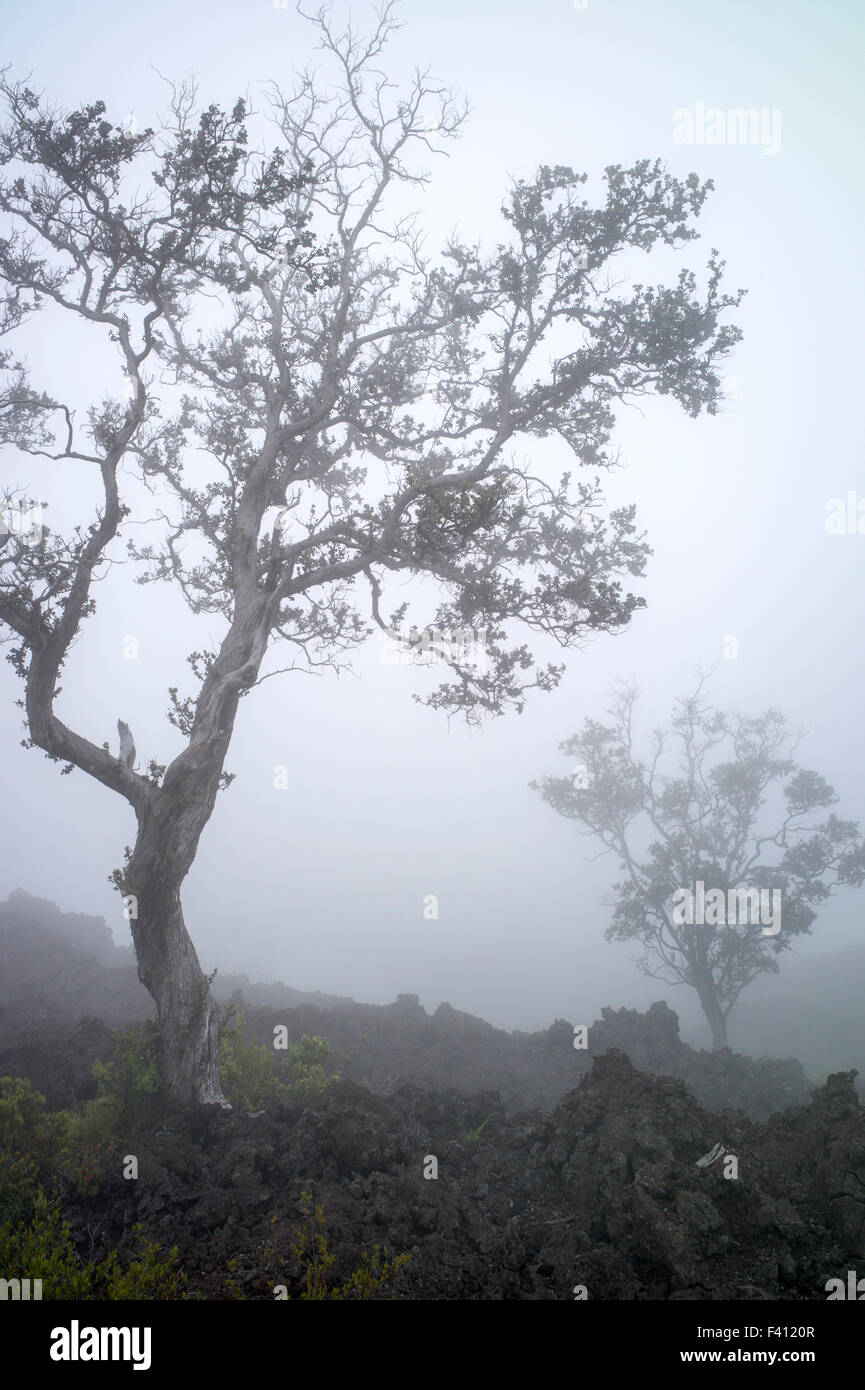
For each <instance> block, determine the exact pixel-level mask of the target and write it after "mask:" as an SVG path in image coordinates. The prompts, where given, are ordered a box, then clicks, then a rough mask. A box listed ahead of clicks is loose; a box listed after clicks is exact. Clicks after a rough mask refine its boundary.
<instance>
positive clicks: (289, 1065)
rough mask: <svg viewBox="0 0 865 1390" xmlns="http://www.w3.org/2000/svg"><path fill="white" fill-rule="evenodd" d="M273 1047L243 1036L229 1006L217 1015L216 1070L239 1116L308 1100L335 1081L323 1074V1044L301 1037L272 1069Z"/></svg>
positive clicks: (326, 1053)
mask: <svg viewBox="0 0 865 1390" xmlns="http://www.w3.org/2000/svg"><path fill="white" fill-rule="evenodd" d="M277 1055H278V1054H275V1053H274V1049H273V1047H268V1046H267V1044H265V1043H260V1042H256V1041H255V1039H254V1038H249V1037H247V1035H246V1016H245V1014H237V1015H236V1016H235V1015H234V1010H233V1006H232V1005H229V1006H228V1007H227V1009H226V1010H225V1013H224V1014H223V1018H222V1021H221V1026H220V1036H219V1070H220V1075H221V1078H222V1087H223V1090H224V1091H225V1097H226V1099H227V1100H228V1101H230V1103H231V1104H232V1105H236V1106H238V1107H241V1108H243V1109H244V1110H263V1109H264V1108H265V1107H266V1106H267V1105H270V1104H273V1103H274V1102H275V1101H280V1100H299V1101H307V1100H312V1098H313V1097H314V1096H317V1095H320V1094H321V1092H322V1091H324V1090H325V1089H326V1087H328V1086H330V1085H331V1084H332V1083H333V1082H335V1081H338V1080H339V1073H338V1072H328V1071H326V1070H325V1063H326V1062H327V1060H328V1058H329V1057H330V1055H331V1047H330V1042H329V1040H328V1039H327V1038H321V1037H317V1036H313V1037H310V1036H309V1035H308V1034H306V1033H304V1035H303V1036H302V1038H301V1039H300V1041H299V1042H296V1043H290V1044H289V1046H288V1056H287V1058H286V1060H285V1061H284V1062H282V1064H281V1065H280V1064H279V1063H275V1057H276V1056H277Z"/></svg>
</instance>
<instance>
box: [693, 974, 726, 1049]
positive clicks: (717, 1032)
mask: <svg viewBox="0 0 865 1390" xmlns="http://www.w3.org/2000/svg"><path fill="white" fill-rule="evenodd" d="M697 994H698V995H699V999H700V1006H701V1008H702V1010H703V1013H704V1014H705V1016H706V1021H707V1022H708V1024H709V1027H710V1028H711V1030H712V1051H713V1052H720V1050H721V1048H722V1047H726V1046H727V1019H726V1016H725V1014H724V1013H723V1012H722V1010H721V1006H720V1004H719V1003H718V1000H717V998H716V997H715V991H714V989H713V988H712V986H711V985H708V986H706V985H700V984H698V985H697Z"/></svg>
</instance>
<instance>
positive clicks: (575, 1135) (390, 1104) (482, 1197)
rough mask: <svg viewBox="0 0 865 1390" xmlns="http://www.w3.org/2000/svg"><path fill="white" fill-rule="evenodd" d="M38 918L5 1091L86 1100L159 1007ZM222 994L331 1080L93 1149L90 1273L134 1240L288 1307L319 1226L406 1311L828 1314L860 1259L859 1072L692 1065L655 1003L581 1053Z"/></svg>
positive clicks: (372, 1012)
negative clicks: (386, 1270)
mask: <svg viewBox="0 0 865 1390" xmlns="http://www.w3.org/2000/svg"><path fill="white" fill-rule="evenodd" d="M25 896H26V895H25ZM34 902H38V900H34V899H29V900H28V901H27V902H22V901H20V900H19V902H18V903H17V905H13V911H12V912H11V913H10V912H9V911H8V909H7V910H6V911H5V915H4V913H2V912H0V1075H14V1076H27V1077H29V1078H30V1079H31V1081H32V1082H33V1084H34V1085H35V1086H36V1087H37V1088H38V1089H39V1090H40V1091H42V1092H43V1093H44V1094H45V1095H46V1096H47V1098H48V1101H49V1104H50V1105H51V1106H52V1107H53V1108H57V1107H61V1106H69V1105H75V1104H79V1103H80V1102H82V1101H84V1100H87V1099H88V1098H90V1097H91V1096H92V1095H94V1094H95V1089H96V1087H95V1082H94V1079H93V1076H92V1071H91V1068H92V1063H93V1062H94V1061H95V1060H97V1059H100V1058H103V1059H104V1058H107V1057H110V1055H111V1052H112V1049H113V1046H114V1042H113V1035H112V1031H111V1027H110V1026H109V1025H114V1026H118V1025H126V1024H128V1023H130V1022H133V1021H135V1019H137V1018H141V1017H143V1016H146V1015H147V1013H149V1009H147V1008H142V1007H141V1006H142V1000H141V997H140V994H136V991H138V990H140V987H139V986H138V984H137V981H135V979H134V968H133V967H131V966H130V965H129V963H128V961H126V960H124V961H123V962H121V963H118V961H117V957H116V956H115V955H113V954H112V952H114V951H116V949H117V948H115V947H114V946H113V944H112V943H111V942H110V936H109V939H108V942H106V941H105V940H104V938H103V936H102V934H101V931H100V929H99V928H98V925H97V926H95V927H94V925H93V922H94V919H81V922H80V923H79V926H80V928H81V930H80V931H79V933H78V935H77V936H76V935H75V934H74V933H73V934H72V937H71V938H70V935H69V933H68V930H67V929H68V926H69V921H68V917H69V915H68V914H67V915H63V914H59V913H57V909H52V910H53V912H54V913H55V914H56V915H57V916H58V917H63V918H64V920H63V922H62V923H59V924H58V923H55V922H54V920H53V918H52V917H51V914H50V913H47V914H46V913H45V911H44V910H43V909H44V907H45V906H46V905H43V907H42V908H40V909H39V910H38V911H37V910H36V909H35V908H34V907H33V904H34ZM47 906H48V907H51V905H50V904H49V905H47ZM28 914H29V915H28ZM40 914H41V915H40ZM102 926H103V927H104V923H103V924H102ZM105 931H106V932H107V928H105ZM52 933H53V935H52ZM64 982H65V987H64ZM229 984H231V985H232V989H231V990H230V991H229V992H230V993H232V994H234V1002H235V1003H236V1004H241V1005H244V1006H245V1007H246V1012H247V1027H248V1031H249V1033H251V1034H252V1035H253V1036H255V1037H257V1038H259V1039H260V1040H261V1041H266V1042H268V1044H270V1042H272V1039H273V1029H274V1027H275V1026H276V1025H278V1024H279V1025H284V1026H285V1028H286V1029H287V1032H288V1036H289V1038H290V1039H299V1038H300V1037H301V1036H302V1035H303V1034H304V1033H308V1034H320V1035H323V1036H326V1037H328V1038H329V1039H330V1042H331V1045H332V1047H333V1058H332V1061H333V1065H334V1067H335V1068H336V1069H337V1070H338V1071H339V1072H340V1074H341V1076H342V1078H343V1079H342V1080H340V1081H339V1082H338V1083H336V1084H331V1085H330V1086H328V1087H327V1089H326V1090H325V1091H324V1092H323V1093H322V1094H320V1095H319V1096H317V1097H316V1098H314V1099H312V1100H310V1101H308V1102H306V1103H305V1104H303V1105H301V1104H299V1103H290V1104H280V1105H273V1106H270V1107H268V1108H266V1109H265V1110H263V1111H260V1112H258V1113H247V1112H246V1111H243V1110H238V1109H235V1110H233V1111H231V1112H225V1111H223V1110H221V1109H215V1110H200V1111H195V1112H190V1113H179V1114H172V1115H168V1116H166V1117H165V1119H164V1120H163V1121H162V1122H161V1123H160V1124H159V1125H158V1126H156V1127H154V1128H152V1129H149V1130H146V1131H144V1132H143V1133H141V1134H139V1136H138V1137H137V1139H136V1140H135V1141H132V1142H131V1143H130V1144H129V1145H127V1146H126V1151H125V1152H121V1151H120V1150H119V1149H117V1148H114V1149H112V1148H110V1147H108V1148H105V1149H103V1150H101V1151H100V1152H98V1153H97V1154H96V1155H95V1156H94V1168H93V1172H92V1174H91V1180H90V1181H89V1182H88V1183H87V1184H84V1185H83V1186H82V1185H81V1184H80V1183H78V1184H73V1183H70V1184H69V1190H68V1192H67V1193H66V1195H65V1199H64V1212H65V1215H66V1217H67V1219H68V1220H69V1221H70V1223H71V1229H72V1236H73V1239H74V1241H75V1242H76V1245H77V1247H78V1249H79V1251H80V1253H81V1255H82V1258H83V1259H86V1260H90V1259H93V1258H95V1257H97V1256H100V1255H102V1254H105V1253H107V1252H108V1251H110V1250H112V1249H115V1248H116V1249H118V1250H119V1252H120V1254H121V1256H129V1257H131V1256H132V1255H133V1254H134V1253H135V1251H136V1246H137V1237H136V1235H135V1232H134V1227H135V1226H136V1224H137V1223H139V1222H140V1223H141V1227H142V1230H143V1234H144V1235H145V1237H147V1238H148V1239H151V1240H155V1241H158V1242H159V1243H160V1245H161V1246H162V1247H163V1249H165V1248H170V1247H172V1246H175V1245H176V1246H177V1248H178V1256H179V1260H180V1265H181V1267H182V1269H183V1271H184V1273H185V1275H186V1278H187V1282H188V1288H189V1291H190V1293H191V1294H193V1295H194V1296H199V1297H203V1298H207V1299H232V1298H244V1299H268V1300H272V1299H273V1298H274V1297H275V1290H277V1289H281V1288H284V1289H285V1290H286V1293H287V1295H288V1296H289V1297H297V1296H299V1294H300V1292H301V1289H302V1281H303V1278H304V1275H305V1272H306V1271H307V1270H308V1260H305V1259H304V1257H303V1256H302V1255H301V1254H299V1253H298V1251H297V1249H296V1248H295V1249H294V1251H293V1247H297V1246H298V1240H299V1233H304V1232H305V1234H306V1239H307V1249H308V1250H312V1249H314V1248H315V1244H316V1234H317V1231H318V1232H319V1233H323V1234H324V1236H325V1238H326V1241H327V1246H328V1249H329V1251H330V1253H331V1254H332V1255H333V1257H334V1262H333V1265H332V1266H331V1267H329V1268H328V1270H327V1271H326V1273H327V1280H328V1283H329V1284H330V1285H333V1284H339V1283H342V1282H344V1281H346V1280H349V1279H350V1277H351V1275H352V1273H353V1272H354V1271H356V1270H358V1269H359V1268H362V1267H363V1261H364V1256H365V1254H366V1256H367V1257H368V1256H369V1255H370V1254H371V1252H372V1250H373V1248H374V1247H375V1246H386V1247H387V1248H388V1251H389V1252H390V1255H391V1256H394V1255H407V1256H408V1261H407V1263H405V1264H404V1265H403V1266H402V1267H401V1268H399V1269H398V1270H396V1271H395V1272H394V1273H393V1274H392V1276H391V1277H390V1278H389V1279H388V1281H387V1283H386V1284H385V1285H384V1286H382V1287H381V1289H380V1290H378V1291H377V1292H375V1293H374V1294H373V1297H377V1298H396V1299H400V1300H412V1299H474V1300H486V1299H493V1300H495V1299H530V1300H533V1299H573V1298H574V1297H576V1296H582V1295H583V1294H584V1295H585V1296H586V1297H588V1298H590V1299H602V1300H615V1299H648V1300H667V1299H713V1300H714V1299H725V1298H734V1299H789V1300H820V1301H822V1300H825V1298H826V1283H827V1281H828V1280H829V1279H834V1278H840V1279H842V1280H843V1279H846V1276H847V1271H848V1270H856V1269H857V1263H858V1264H860V1265H861V1264H862V1263H863V1254H862V1251H863V1228H865V1129H863V1110H862V1107H861V1105H860V1103H859V1100H858V1097H857V1093H856V1088H855V1077H856V1072H855V1071H849V1072H839V1073H836V1074H835V1075H833V1076H831V1077H830V1078H829V1080H828V1081H827V1082H826V1083H825V1084H824V1085H823V1086H822V1087H820V1088H819V1089H816V1090H814V1089H813V1088H812V1087H811V1086H809V1084H808V1081H807V1078H806V1077H805V1075H804V1073H803V1070H802V1068H801V1066H800V1065H799V1064H798V1062H796V1061H793V1060H786V1061H778V1060H773V1059H767V1058H763V1059H759V1060H755V1059H752V1058H747V1057H742V1056H738V1055H736V1054H734V1053H732V1052H730V1051H729V1050H726V1051H724V1052H722V1053H717V1054H710V1053H707V1052H697V1051H695V1050H693V1049H692V1048H690V1047H688V1046H687V1045H686V1044H685V1043H683V1042H682V1041H681V1039H680V1037H679V1032H678V1021H677V1018H676V1015H675V1014H674V1013H673V1012H672V1010H671V1009H669V1008H668V1006H667V1005H666V1004H665V1003H663V1002H659V1003H657V1004H655V1005H653V1006H652V1008H650V1009H649V1010H648V1011H647V1012H646V1013H638V1012H635V1011H632V1010H626V1009H620V1010H613V1009H604V1010H603V1011H602V1015H601V1017H600V1019H597V1020H596V1021H595V1022H594V1023H593V1024H592V1025H591V1026H590V1027H589V1029H588V1037H587V1046H586V1048H585V1049H576V1048H575V1047H574V1028H573V1025H572V1024H571V1023H570V1022H568V1021H566V1020H559V1021H557V1022H556V1023H555V1024H553V1025H552V1026H551V1027H550V1028H549V1029H546V1030H544V1031H542V1032H539V1033H535V1034H525V1033H505V1032H503V1031H501V1030H499V1029H496V1028H493V1027H491V1025H489V1024H487V1023H485V1022H484V1021H483V1020H482V1019H477V1018H473V1017H472V1016H470V1015H468V1014H463V1013H460V1012H458V1011H457V1010H454V1009H452V1008H451V1007H450V1006H449V1005H446V1004H443V1005H441V1006H440V1008H439V1009H437V1010H436V1012H435V1013H434V1014H433V1015H428V1014H427V1013H426V1012H425V1010H424V1009H423V1008H422V1007H421V1005H420V1004H419V1002H418V1000H417V998H416V997H415V996H413V995H402V996H400V997H399V999H398V1000H397V1001H396V1002H395V1003H394V1004H391V1005H388V1006H384V1007H382V1006H373V1005H361V1004H357V1003H355V1002H354V1001H352V1000H327V999H326V997H325V996H317V997H316V998H315V999H314V1000H304V999H303V997H302V996H299V995H297V992H296V991H291V990H288V989H287V987H285V986H279V987H277V986H273V987H267V989H266V990H264V992H263V993H259V994H258V995H257V996H255V997H256V999H257V1004H256V1006H253V1005H252V1004H251V1003H250V1002H249V997H248V994H247V992H246V990H245V989H244V984H243V982H241V983H240V984H238V983H237V982H229ZM246 985H247V986H248V982H246ZM238 990H240V991H241V992H240V994H238V993H237V991H238ZM274 991H275V992H274ZM279 991H285V992H284V993H280V992H279ZM225 992H226V990H225V986H224V987H223V995H225ZM249 993H254V991H253V990H252V988H251V987H250V988H249ZM100 999H101V1001H102V1004H103V1005H104V1007H102V1008H101V1012H100V1007H99V1000H100ZM145 999H146V997H145ZM97 1013H98V1014H99V1016H98V1017H97V1016H96V1014H97ZM82 1015H83V1016H82ZM275 1061H276V1059H275ZM130 1152H131V1153H132V1154H133V1155H134V1157H135V1158H136V1159H137V1164H138V1176H137V1177H135V1178H130V1177H124V1175H123V1174H124V1169H126V1170H127V1171H128V1169H129V1164H128V1161H127V1159H128V1154H129V1153H130ZM710 1157H711V1158H712V1161H708V1159H709V1158H710ZM700 1160H707V1161H704V1162H702V1163H701V1161H700ZM433 1174H436V1175H435V1176H434V1175H433ZM304 1193H308V1194H309V1197H308V1198H306V1199H305V1198H304V1195H303V1194H304ZM310 1203H312V1205H313V1206H320V1207H321V1208H322V1212H323V1215H322V1218H321V1226H320V1231H319V1228H318V1227H316V1226H315V1221H314V1218H313V1217H312V1216H311V1215H310V1210H309V1205H310ZM861 1274H862V1275H863V1276H865V1267H863V1268H862V1270H861Z"/></svg>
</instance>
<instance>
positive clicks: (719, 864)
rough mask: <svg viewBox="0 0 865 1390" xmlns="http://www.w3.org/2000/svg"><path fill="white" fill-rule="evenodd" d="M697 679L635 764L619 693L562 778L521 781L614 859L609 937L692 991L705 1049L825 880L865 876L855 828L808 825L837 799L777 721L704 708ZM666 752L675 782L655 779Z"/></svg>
mask: <svg viewBox="0 0 865 1390" xmlns="http://www.w3.org/2000/svg"><path fill="white" fill-rule="evenodd" d="M704 684H705V678H701V679H700V682H699V684H698V686H697V689H696V690H695V692H694V693H693V694H692V695H690V696H686V697H683V698H680V699H679V700H678V701H677V703H676V708H675V710H674V713H673V717H672V719H671V721H670V729H669V730H660V729H659V730H655V732H654V734H653V735H652V737H651V739H650V742H649V756H648V758H647V760H645V761H644V760H642V759H641V758H640V757H639V756H638V755H637V753H636V752H635V749H634V736H633V710H634V703H635V701H636V699H637V691H636V690H635V689H634V687H633V686H629V685H624V686H622V687H621V689H620V690H619V692H618V694H617V696H616V698H615V700H614V702H613V705H612V707H611V709H610V711H609V713H610V715H611V716H612V722H611V723H609V724H600V723H598V722H596V721H595V720H593V719H587V720H586V721H585V723H584V725H583V731H582V733H580V734H576V735H575V736H574V737H573V738H570V739H568V740H567V741H566V742H565V743H563V744H562V745H561V749H562V752H563V753H565V754H567V755H568V757H570V758H571V759H576V760H577V762H576V766H575V768H574V770H573V771H572V773H571V776H570V777H567V778H564V777H545V778H544V780H543V782H542V783H541V784H540V785H539V784H538V783H532V786H534V787H535V788H537V789H539V790H540V792H541V795H542V797H543V799H544V801H546V802H547V804H548V805H550V806H552V807H553V809H554V810H556V811H558V812H559V814H560V815H563V816H566V817H568V819H570V820H574V821H576V822H577V824H578V826H579V827H580V829H581V830H582V831H583V833H585V834H587V835H591V836H592V837H593V838H594V839H596V840H597V841H599V842H600V843H601V844H602V845H603V846H605V849H604V850H603V851H602V853H605V852H610V853H612V854H614V855H615V856H616V858H617V859H618V860H619V863H620V866H621V868H622V869H623V871H624V875H625V876H624V878H623V879H622V880H621V881H620V882H619V883H618V884H616V887H615V890H614V900H615V911H614V913H613V918H612V921H611V923H610V925H609V927H608V928H607V932H606V936H607V940H608V941H638V942H639V943H640V944H641V945H642V946H643V948H644V951H643V955H642V956H641V957H640V958H639V960H638V962H637V963H638V965H639V968H640V970H641V971H642V972H643V974H645V975H650V976H652V977H653V978H654V979H658V980H663V981H664V982H665V983H666V984H677V985H682V984H683V985H689V986H690V987H691V988H692V989H694V990H696V992H697V996H698V998H699V1000H700V1005H701V1007H702V1010H703V1013H704V1014H705V1016H706V1019H707V1021H708V1023H709V1026H710V1028H711V1030H712V1043H713V1047H714V1048H715V1049H716V1050H717V1049H719V1048H722V1047H726V1046H727V1020H728V1018H729V1016H730V1013H731V1012H732V1010H733V1008H734V1006H735V1004H736V1002H737V1000H738V999H739V997H740V995H741V994H742V991H743V990H744V989H745V988H746V986H747V985H749V984H750V983H751V981H752V980H754V979H756V978H757V976H758V975H761V974H764V973H765V972H767V971H769V972H772V973H777V971H778V956H779V955H780V954H781V952H782V951H785V950H787V949H788V948H789V946H790V941H791V938H793V937H796V936H800V935H802V934H803V933H807V932H809V931H810V929H811V925H812V923H813V922H814V921H815V920H816V916H817V913H816V912H815V910H814V908H815V907H816V906H818V905H819V904H820V903H822V902H824V901H825V900H826V899H827V898H828V897H829V896H830V894H831V893H832V891H833V890H834V889H835V888H836V887H837V886H839V885H841V884H846V885H855V886H859V885H861V884H862V883H863V882H865V843H863V842H862V840H861V837H860V832H859V827H858V825H857V824H856V823H855V822H854V821H843V820H839V819H838V817H837V816H835V815H830V816H829V817H828V818H827V819H826V820H825V821H824V822H823V823H822V824H817V823H815V822H814V821H812V820H811V816H812V814H813V812H814V811H815V810H817V809H818V808H819V807H827V806H832V805H834V804H835V803H836V802H837V800H838V797H837V795H836V793H835V792H834V790H833V788H832V787H830V786H829V784H828V783H827V782H826V781H825V779H824V778H823V777H821V776H820V775H819V774H818V773H816V772H811V771H807V770H806V769H804V768H801V767H799V766H797V764H796V763H795V762H794V761H793V759H792V758H791V756H790V754H791V753H792V752H794V751H795V747H796V743H797V739H796V738H794V737H793V736H791V735H790V734H789V732H788V730H787V721H786V720H785V719H784V717H783V715H781V714H779V713H778V711H777V710H768V711H767V712H766V713H765V714H762V715H758V716H756V717H748V716H745V715H739V714H729V713H724V712H723V711H721V710H717V709H713V708H712V707H711V706H710V705H708V704H707V702H706V701H705V700H704V698H703V694H702V692H703V686H704ZM673 748H675V749H676V762H677V764H678V767H677V774H678V775H675V776H671V775H670V774H669V772H665V771H664V767H665V766H667V765H668V759H669V756H670V754H671V751H672V749H673ZM725 754H726V756H725ZM773 793H774V796H775V804H770V807H769V809H768V810H766V809H764V808H765V807H766V803H767V801H770V798H771V795H772V794H773ZM767 820H768V821H769V825H767V824H766V823H765V822H766V821H767ZM772 826H774V827H775V828H774V829H773V828H771V827H772ZM770 894H771V895H772V896H771V897H770V896H769V895H770ZM764 909H768V911H767V912H765V913H764ZM731 919H732V920H731Z"/></svg>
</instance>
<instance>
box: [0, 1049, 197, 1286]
mask: <svg viewBox="0 0 865 1390" xmlns="http://www.w3.org/2000/svg"><path fill="white" fill-rule="evenodd" d="M111 1075H113V1076H114V1077H115V1080H116V1074H113V1073H112V1074H111ZM104 1084H105V1085H106V1086H107V1087H108V1088H109V1090H110V1087H111V1085H112V1084H114V1083H113V1082H112V1081H110V1080H106V1081H105V1083H104ZM97 1103H98V1102H91V1104H92V1105H95V1104H97ZM75 1118H80V1117H75V1116H74V1115H72V1114H71V1112H59V1113H56V1114H52V1113H50V1112H49V1111H48V1110H47V1108H46V1102H45V1097H44V1096H43V1095H41V1094H40V1092H38V1091H36V1090H34V1088H33V1086H32V1085H31V1083H30V1082H29V1081H27V1080H25V1079H23V1078H21V1077H12V1076H4V1077H0V1270H2V1271H3V1277H4V1278H6V1279H16V1278H19V1279H30V1280H34V1279H41V1280H42V1298H43V1299H44V1300H48V1299H50V1300H57V1299H109V1300H112V1299H176V1298H182V1297H183V1294H184V1289H185V1279H184V1276H183V1275H182V1274H181V1273H180V1272H179V1271H178V1270H177V1269H176V1263H177V1250H176V1249H174V1250H171V1251H170V1252H169V1253H168V1255H167V1256H166V1257H164V1258H163V1257H162V1256H161V1255H160V1247H159V1246H158V1245H156V1244H154V1243H152V1242H150V1241H147V1240H145V1239H144V1236H143V1235H142V1233H141V1227H140V1226H137V1227H136V1228H135V1235H136V1237H137V1240H138V1252H137V1254H136V1256H135V1257H134V1258H133V1259H131V1260H130V1261H129V1263H128V1264H127V1265H125V1266H124V1265H123V1264H121V1261H120V1258H119V1256H118V1254H117V1252H116V1250H112V1251H111V1252H110V1253H109V1254H108V1255H106V1256H104V1257H102V1258H101V1259H91V1260H85V1259H83V1258H82V1256H81V1255H80V1253H79V1251H78V1250H77V1249H76V1247H75V1243H74V1241H73V1240H72V1236H71V1231H70V1227H69V1223H68V1222H67V1221H65V1220H64V1219H63V1215H62V1211H61V1198H62V1192H63V1189H64V1185H66V1186H70V1185H71V1186H77V1187H79V1188H81V1187H84V1189H85V1195H92V1194H91V1192H90V1191H88V1190H87V1187H86V1185H87V1184H89V1183H92V1181H93V1175H94V1174H95V1172H96V1171H97V1168H96V1165H95V1164H94V1162H93V1152H92V1150H91V1149H90V1148H88V1147H87V1146H86V1145H85V1144H84V1143H83V1142H82V1139H81V1136H80V1132H78V1131H77V1130H76V1125H75V1123H74V1122H73V1121H74V1119H75Z"/></svg>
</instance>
